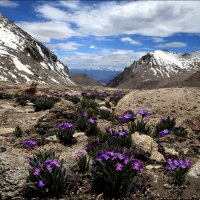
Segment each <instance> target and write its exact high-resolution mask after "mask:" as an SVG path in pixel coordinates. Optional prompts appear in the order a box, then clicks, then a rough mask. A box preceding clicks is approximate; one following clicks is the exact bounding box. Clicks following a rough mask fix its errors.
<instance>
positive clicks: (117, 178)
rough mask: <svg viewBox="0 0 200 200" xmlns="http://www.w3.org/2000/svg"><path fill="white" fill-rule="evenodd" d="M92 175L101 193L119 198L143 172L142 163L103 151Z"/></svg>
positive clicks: (125, 156)
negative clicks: (139, 173)
mask: <svg viewBox="0 0 200 200" xmlns="http://www.w3.org/2000/svg"><path fill="white" fill-rule="evenodd" d="M91 171H92V175H93V177H94V181H95V183H96V184H97V185H99V186H102V185H104V187H98V188H99V189H100V190H101V192H104V193H105V194H107V195H110V196H118V195H121V194H123V193H124V192H126V190H127V188H128V187H129V184H130V182H131V181H132V180H133V178H134V176H135V175H136V174H137V173H138V172H141V171H143V166H142V164H141V162H140V161H139V160H137V159H134V158H133V157H129V156H127V155H125V154H122V153H116V152H113V151H107V150H106V151H103V152H102V153H100V154H99V155H98V156H97V157H96V158H95V160H94V163H93V168H92V170H91Z"/></svg>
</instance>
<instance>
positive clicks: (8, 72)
mask: <svg viewBox="0 0 200 200" xmlns="http://www.w3.org/2000/svg"><path fill="white" fill-rule="evenodd" d="M52 28H53V27H52ZM0 36H1V37H0V81H9V82H14V83H26V82H27V81H30V80H36V81H37V82H39V83H42V84H62V85H63V84H64V85H74V83H73V82H72V81H71V80H70V78H69V76H68V68H67V66H65V65H64V64H63V63H62V62H60V61H59V60H58V59H57V57H56V55H55V54H54V53H53V52H51V51H50V50H49V49H48V48H46V47H45V46H44V45H43V44H42V43H40V42H39V41H37V40H36V39H34V38H33V37H31V36H30V35H29V34H28V33H26V32H25V31H23V30H22V29H21V28H19V27H18V26H17V25H15V24H14V23H13V22H11V21H9V20H8V19H7V18H5V17H3V16H0Z"/></svg>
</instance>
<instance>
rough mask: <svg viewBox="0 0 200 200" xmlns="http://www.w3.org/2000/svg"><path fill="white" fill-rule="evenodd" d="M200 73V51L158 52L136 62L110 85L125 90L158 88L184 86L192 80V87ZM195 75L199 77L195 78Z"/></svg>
mask: <svg viewBox="0 0 200 200" xmlns="http://www.w3.org/2000/svg"><path fill="white" fill-rule="evenodd" d="M199 71H200V51H193V52H191V53H184V54H180V53H174V52H169V51H166V50H156V51H154V52H150V53H147V54H146V55H144V56H143V57H141V58H140V59H139V60H138V61H134V62H133V64H132V65H131V66H130V67H128V68H125V70H124V71H123V72H122V73H121V74H119V75H118V76H117V77H115V78H114V79H113V80H112V81H110V83H109V84H108V85H109V86H112V87H124V88H156V87H164V86H168V85H170V86H173V85H174V86H175V85H176V86H177V85H182V83H183V82H188V81H187V80H190V85H194V86H195V82H193V79H192V78H191V77H197V76H199V73H197V72H199ZM195 73H197V74H198V75H195V76H193V75H194V74H195ZM191 82H192V83H191ZM199 82H200V77H199Z"/></svg>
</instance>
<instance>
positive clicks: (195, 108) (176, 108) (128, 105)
mask: <svg viewBox="0 0 200 200" xmlns="http://www.w3.org/2000/svg"><path fill="white" fill-rule="evenodd" d="M199 90H200V89H199V88H161V89H153V90H133V91H132V92H130V93H128V94H127V95H125V96H124V97H123V98H122V99H121V100H120V101H119V102H118V104H117V106H116V108H115V110H114V115H115V116H117V117H118V116H120V115H121V114H124V113H125V112H127V111H128V110H133V111H137V110H139V109H146V110H148V111H149V112H150V113H151V119H150V121H149V122H150V124H154V125H155V123H156V122H157V121H158V120H160V117H167V116H172V117H176V118H177V123H178V124H182V123H183V124H184V121H185V120H187V119H191V118H192V117H194V116H196V117H195V120H194V119H193V120H191V121H195V123H190V122H189V121H188V126H187V127H190V126H193V127H191V128H193V129H194V130H196V131H198V130H200V127H199V124H200V123H198V122H199V119H200V101H199V100H200V96H197V93H198V91H199ZM197 116H198V117H197ZM184 125H185V124H184Z"/></svg>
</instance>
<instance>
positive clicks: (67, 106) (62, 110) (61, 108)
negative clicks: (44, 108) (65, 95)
mask: <svg viewBox="0 0 200 200" xmlns="http://www.w3.org/2000/svg"><path fill="white" fill-rule="evenodd" d="M49 112H50V113H51V114H53V115H55V116H57V117H59V116H62V117H65V118H70V119H71V118H73V117H74V115H75V112H76V107H75V104H74V103H72V102H71V101H67V100H65V99H62V100H61V101H59V102H58V103H56V104H55V105H54V106H53V108H51V109H50V111H49Z"/></svg>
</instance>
